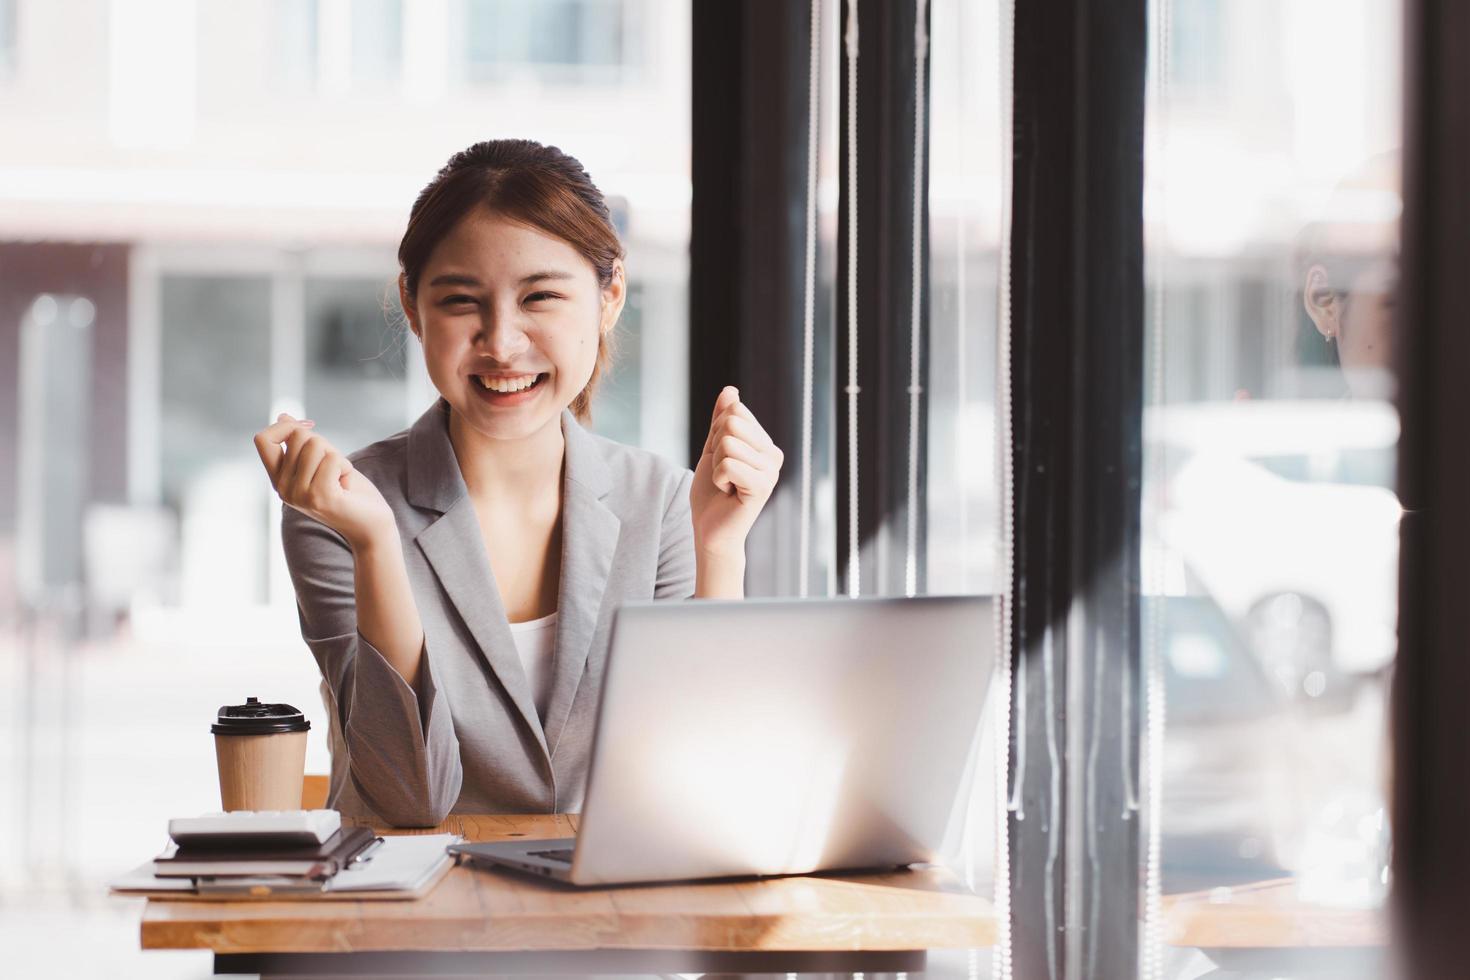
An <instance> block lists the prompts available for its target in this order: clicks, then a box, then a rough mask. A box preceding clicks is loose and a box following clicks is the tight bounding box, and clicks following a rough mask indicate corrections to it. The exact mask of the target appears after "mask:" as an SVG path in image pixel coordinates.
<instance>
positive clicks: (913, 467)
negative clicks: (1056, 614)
mask: <svg viewBox="0 0 1470 980" xmlns="http://www.w3.org/2000/svg"><path fill="white" fill-rule="evenodd" d="M927 6H928V0H914V181H913V183H914V210H913V223H912V224H913V226H912V228H911V229H910V233H909V234H910V238H909V241H910V252H911V253H912V254H911V256H910V260H911V261H910V269H909V276H910V279H909V282H910V285H909V460H908V462H909V474H908V476H909V482H908V500H909V506H908V510H909V513H908V540H907V542H906V543H905V545H906V546H905V550H904V570H903V594H904V595H906V596H913V595H917V594H918V591H919V409H920V399H921V397H922V395H923V391H924V389H923V387H922V386H921V385H920V380H921V379H920V377H919V349H920V344H921V343H922V340H923V337H922V331H923V326H924V325H923V322H922V319H923V313H924V278H923V272H924V269H923V259H924V239H923V234H924V211H923V204H924V142H925V136H926V132H925V127H924V113H925V111H926V106H925V100H924V88H925V86H924V76H925V70H924V68H925V65H926V63H927V61H928V57H929V32H928V30H927V29H926V26H925V20H926V11H925V8H926V7H927Z"/></svg>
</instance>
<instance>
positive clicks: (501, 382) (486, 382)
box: [475, 374, 539, 394]
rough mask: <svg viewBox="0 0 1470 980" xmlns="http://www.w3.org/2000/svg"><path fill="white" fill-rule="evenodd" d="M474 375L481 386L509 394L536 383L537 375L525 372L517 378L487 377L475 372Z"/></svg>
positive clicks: (523, 389)
mask: <svg viewBox="0 0 1470 980" xmlns="http://www.w3.org/2000/svg"><path fill="white" fill-rule="evenodd" d="M475 377H476V378H477V379H478V380H479V382H480V384H481V385H482V386H483V387H486V388H489V389H490V390H491V391H498V392H500V393H501V394H510V393H512V392H516V391H525V390H526V389H527V388H529V387H531V386H532V385H533V384H535V383H536V379H537V378H538V377H539V375H535V374H525V375H522V376H521V377H519V378H489V377H486V376H485V375H483V374H477V375H475Z"/></svg>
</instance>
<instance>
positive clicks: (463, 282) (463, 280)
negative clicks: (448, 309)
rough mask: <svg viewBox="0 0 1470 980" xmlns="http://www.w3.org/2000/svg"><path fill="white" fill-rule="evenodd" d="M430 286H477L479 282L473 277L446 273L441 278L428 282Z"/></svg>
mask: <svg viewBox="0 0 1470 980" xmlns="http://www.w3.org/2000/svg"><path fill="white" fill-rule="evenodd" d="M429 285H430V286H478V285H480V280H478V279H476V278H475V277H474V276H467V275H465V274H464V273H462V272H446V273H444V275H442V276H435V277H434V278H433V279H431V280H430V281H429Z"/></svg>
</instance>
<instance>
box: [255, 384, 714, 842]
mask: <svg viewBox="0 0 1470 980" xmlns="http://www.w3.org/2000/svg"><path fill="white" fill-rule="evenodd" d="M448 417H449V416H448V405H447V404H446V403H445V402H443V401H442V400H441V401H440V402H438V403H436V404H435V405H434V406H433V407H432V408H430V409H429V410H428V411H427V412H425V413H424V414H423V416H422V417H421V418H420V419H419V420H418V421H417V422H415V423H414V424H413V427H412V428H410V429H408V430H407V431H405V432H400V433H398V434H397V435H395V436H391V437H390V438H387V439H384V440H383V441H382V442H376V443H373V444H372V445H371V446H368V447H366V448H365V449H361V450H359V451H358V452H356V453H353V454H352V456H351V459H352V462H353V465H355V466H356V467H357V469H358V470H359V471H360V472H361V473H363V474H364V475H365V476H367V477H368V478H369V479H370V480H372V481H373V483H374V485H376V486H377V488H378V490H379V491H381V492H382V494H383V496H384V497H385V498H386V499H387V501H388V504H389V506H391V507H392V508H393V513H394V516H395V517H396V518H397V521H398V533H399V534H400V536H401V537H402V539H403V553H404V558H405V560H406V562H407V564H408V577H409V581H410V582H411V584H412V586H413V595H414V600H415V601H416V602H417V604H418V611H419V618H420V619H421V620H422V622H423V627H424V658H425V659H424V664H423V667H422V669H421V671H420V693H421V694H422V697H420V696H419V694H416V693H415V692H414V690H413V688H411V687H409V686H408V684H407V683H405V682H404V680H403V678H402V677H401V676H400V675H399V674H398V672H397V671H395V670H394V669H393V668H392V667H391V666H390V665H389V664H388V662H387V661H386V660H384V659H383V656H382V654H380V653H379V652H378V651H377V650H375V649H374V648H373V646H372V645H371V644H370V643H368V642H367V641H366V640H364V639H363V638H362V635H361V634H360V633H358V632H357V611H356V607H355V603H354V597H353V571H352V552H351V550H350V549H349V548H348V546H347V542H346V541H345V540H344V539H343V538H342V537H341V536H340V535H339V534H337V533H336V532H335V531H333V530H331V529H330V528H328V527H326V526H325V525H323V524H321V523H319V522H318V521H315V520H313V519H312V518H310V517H307V516H306V515H305V514H302V513H301V512H300V511H298V510H295V509H294V508H291V507H286V508H285V513H284V516H283V519H282V524H281V536H282V539H283V543H284V544H285V550H286V561H287V564H288V565H289V566H290V569H291V579H292V581H293V582H294V583H295V586H296V600H297V606H298V609H299V612H300V616H301V635H302V637H303V638H304V639H305V640H306V643H307V645H308V646H309V647H311V652H312V655H313V656H315V657H316V662H317V666H318V667H320V668H321V672H322V697H323V701H324V702H325V704H326V707H327V714H328V718H329V729H330V731H329V732H328V738H329V740H330V742H331V750H332V778H331V788H330V790H329V795H328V806H331V807H333V808H335V809H339V810H341V811H342V812H343V813H345V814H352V815H355V816H356V815H362V816H373V815H376V816H377V817H378V818H380V819H382V820H385V821H387V822H388V823H391V824H394V825H397V826H430V825H433V824H436V823H438V822H440V821H441V820H443V819H444V816H445V814H447V813H449V812H451V811H454V812H459V813H567V812H577V811H579V810H580V809H581V807H582V793H583V789H584V786H585V784H586V780H587V761H588V752H589V750H590V748H591V741H592V722H593V718H594V715H595V713H596V708H597V698H598V696H599V692H600V690H601V681H602V668H603V662H604V660H605V659H606V657H607V647H608V633H609V628H610V626H611V620H612V615H613V612H614V611H615V610H616V609H617V607H618V606H619V605H620V604H621V603H623V602H626V601H629V600H635V599H658V598H682V597H687V596H690V595H692V594H693V592H694V531H693V525H692V524H691V522H690V515H689V486H690V482H691V480H692V479H693V474H691V473H690V472H689V471H688V470H686V469H682V468H680V467H678V466H675V465H674V464H672V463H669V462H667V461H666V460H663V459H661V458H659V457H658V456H655V455H653V454H652V453H649V452H645V451H643V450H640V449H633V448H630V447H628V446H623V445H619V444H618V443H615V442H612V441H611V440H608V439H604V438H602V437H600V436H596V435H593V434H592V433H589V432H587V431H586V430H585V429H583V428H582V427H581V426H580V425H578V424H577V422H576V420H575V419H573V418H572V416H571V414H570V413H566V412H564V413H563V415H562V431H563V432H564V433H565V436H566V464H565V467H564V474H565V475H564V482H563V494H562V542H563V543H562V557H561V584H560V589H559V595H558V600H557V603H558V610H557V612H558V616H557V624H556V643H555V653H554V654H553V661H552V674H553V679H552V687H551V699H550V704H549V708H548V710H547V716H546V718H544V719H543V718H541V717H540V716H539V715H538V713H537V711H536V705H535V702H534V701H533V699H532V694H531V687H530V684H529V683H528V681H527V680H526V675H525V671H524V670H523V669H522V667H521V662H520V657H519V655H518V654H517V653H516V647H515V641H514V640H513V639H512V638H511V632H510V627H509V625H508V623H507V620H506V615H505V609H504V606H503V605H502V603H501V600H500V591H499V589H497V588H496V585H495V580H494V578H493V576H492V574H491V571H490V561H489V556H488V555H487V553H486V551H485V546H484V544H483V543H482V538H481V535H480V525H479V523H478V522H477V520H476V519H475V512H474V508H473V506H472V505H471V503H470V498H469V493H468V491H467V490H466V489H465V483H464V478H463V476H461V474H460V471H459V464H458V462H457V461H456V459H455V455H454V448H453V446H452V445H451V444H450V442H449V429H448Z"/></svg>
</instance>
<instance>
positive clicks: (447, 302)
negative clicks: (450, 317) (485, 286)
mask: <svg viewBox="0 0 1470 980" xmlns="http://www.w3.org/2000/svg"><path fill="white" fill-rule="evenodd" d="M474 301H475V298H474V297H473V296H466V295H465V294H464V293H455V294H454V295H453V296H446V297H444V299H443V300H441V301H440V302H441V304H442V305H444V306H463V305H465V304H466V303H473V302H474Z"/></svg>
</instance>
